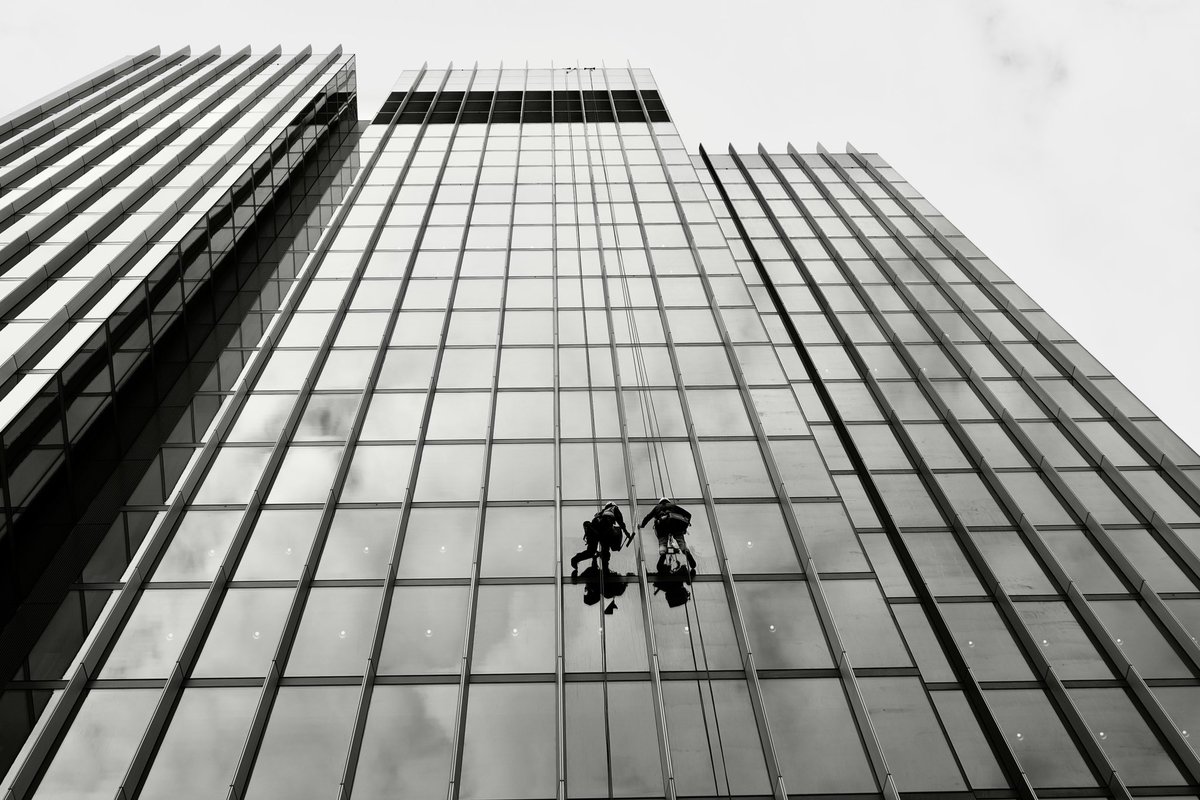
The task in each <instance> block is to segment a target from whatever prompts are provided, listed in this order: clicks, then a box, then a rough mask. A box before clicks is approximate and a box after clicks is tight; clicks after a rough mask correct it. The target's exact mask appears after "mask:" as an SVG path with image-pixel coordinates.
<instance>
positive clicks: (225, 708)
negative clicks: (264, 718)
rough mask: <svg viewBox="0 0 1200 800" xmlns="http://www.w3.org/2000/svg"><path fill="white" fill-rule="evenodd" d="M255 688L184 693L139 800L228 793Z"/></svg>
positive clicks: (190, 799) (204, 799)
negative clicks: (142, 799) (143, 799)
mask: <svg viewBox="0 0 1200 800" xmlns="http://www.w3.org/2000/svg"><path fill="white" fill-rule="evenodd" d="M258 695H259V689H257V688H254V687H244V688H235V687H221V688H213V689H185V690H184V691H183V695H182V696H181V697H180V699H179V705H178V706H177V707H176V709H175V713H174V715H173V716H172V717H171V722H170V725H169V727H168V728H167V732H166V735H165V736H164V738H163V742H162V745H161V746H160V747H159V748H158V753H157V754H156V755H155V756H154V762H153V763H152V764H151V765H150V771H149V774H148V775H147V777H146V783H145V785H143V787H142V791H141V794H140V795H138V796H139V797H142V798H146V799H147V800H208V798H210V797H221V796H223V795H225V793H226V792H228V791H229V784H230V783H231V782H232V781H233V770H234V767H236V766H237V758H238V754H239V753H240V752H241V749H242V742H243V741H244V740H245V738H246V732H247V731H248V730H249V728H250V718H251V717H252V716H253V715H254V707H255V705H256V704H257V701H258Z"/></svg>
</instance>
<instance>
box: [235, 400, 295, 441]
mask: <svg viewBox="0 0 1200 800" xmlns="http://www.w3.org/2000/svg"><path fill="white" fill-rule="evenodd" d="M295 402H296V395H294V394H252V395H250V396H249V397H247V398H246V401H245V402H244V403H243V404H242V410H241V411H240V412H238V418H237V422H235V423H233V427H232V428H230V430H229V434H228V435H227V436H226V437H225V440H226V441H229V442H274V441H275V440H276V439H278V438H279V434H280V432H281V431H282V430H283V423H284V422H286V421H287V416H288V414H289V413H291V410H292V405H293V404H294V403H295Z"/></svg>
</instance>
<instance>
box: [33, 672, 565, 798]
mask: <svg viewBox="0 0 1200 800" xmlns="http://www.w3.org/2000/svg"><path fill="white" fill-rule="evenodd" d="M159 694H160V691H159V690H158V689H92V690H91V691H90V692H88V695H87V697H85V698H84V700H83V705H82V706H81V707H80V709H79V713H78V714H77V715H76V716H75V719H74V720H73V721H72V722H71V725H70V726H69V727H68V728H67V732H66V735H65V736H64V737H63V740H62V743H61V744H60V745H59V746H58V752H57V753H55V755H54V758H53V760H51V761H50V766H49V767H48V768H47V770H46V774H45V775H44V776H42V780H41V782H40V783H39V784H38V786H37V790H36V791H35V792H34V793H33V797H35V798H37V800H51V798H53V800H60V798H61V800H66V799H67V798H71V800H75V799H76V798H81V800H109V799H110V798H111V797H113V795H115V794H116V792H117V786H119V785H120V783H121V779H122V778H123V777H124V776H125V770H126V768H127V767H128V766H129V759H130V757H131V756H132V755H133V751H134V748H135V747H137V743H138V741H139V740H140V739H141V738H142V734H143V732H144V731H145V728H146V723H147V722H149V721H150V712H151V711H153V710H154V704H155V703H156V702H157V701H158V696H159ZM552 705H553V704H552Z"/></svg>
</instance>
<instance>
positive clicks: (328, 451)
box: [267, 446, 342, 503]
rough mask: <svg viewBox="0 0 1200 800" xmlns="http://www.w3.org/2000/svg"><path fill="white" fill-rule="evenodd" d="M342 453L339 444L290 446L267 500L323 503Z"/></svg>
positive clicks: (272, 501)
mask: <svg viewBox="0 0 1200 800" xmlns="http://www.w3.org/2000/svg"><path fill="white" fill-rule="evenodd" d="M341 456H342V448H341V447H295V446H293V447H289V448H288V450H287V453H286V454H285V455H284V457H283V463H282V464H280V466H279V472H278V473H277V474H276V476H275V482H274V483H273V484H272V485H271V493H270V494H268V495H267V502H268V503H320V502H323V501H324V500H325V496H326V495H327V494H329V487H330V486H331V485H332V483H333V475H334V473H335V472H336V471H337V468H338V462H339V461H340V460H341Z"/></svg>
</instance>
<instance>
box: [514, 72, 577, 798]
mask: <svg viewBox="0 0 1200 800" xmlns="http://www.w3.org/2000/svg"><path fill="white" fill-rule="evenodd" d="M556 74H557V70H555V69H554V66H553V63H552V64H551V67H550V92H549V94H550V121H549V122H548V123H546V125H547V127H548V128H549V130H550V226H551V239H550V276H551V277H550V280H551V282H552V283H553V286H552V287H551V292H552V295H551V313H552V314H553V316H554V318H553V321H552V324H553V329H552V330H553V333H552V335H551V347H552V352H551V357H552V358H553V359H554V744H555V747H554V762H555V784H554V787H555V789H554V791H555V796H556V798H557V800H566V797H567V720H566V717H567V687H566V664H565V660H566V658H565V655H564V653H565V650H566V641H565V640H566V636H565V635H564V633H563V625H564V622H565V615H564V614H563V580H562V563H563V556H564V555H566V554H565V553H564V552H563V529H562V512H563V496H562V467H563V465H562V395H561V392H562V376H561V374H560V372H559V366H558V365H559V357H560V355H561V353H562V350H561V346H560V345H561V343H560V341H559V330H558V317H559V314H560V313H561V312H560V310H559V302H558V301H559V298H558V197H557V194H558V149H557V146H556V145H557V138H558V136H557V130H556V129H555V124H554V76H555V75H556ZM528 91H529V65H528V64H526V66H525V86H524V91H522V93H521V131H522V133H524V130H525V124H526V123H525V121H524V119H525V96H526V94H527V93H528ZM570 142H571V134H570V131H569V130H568V133H567V144H568V145H570ZM519 153H520V151H518V159H519V158H520V156H519ZM519 168H520V164H519V161H518V172H517V174H516V175H514V176H513V217H514V220H515V217H516V211H517V201H516V186H517V184H518V183H519V180H518V178H519V176H520V172H519ZM574 171H575V167H574V159H572V166H571V174H572V194H574ZM575 222H576V226H578V222H579V217H578V214H576V217H575ZM575 238H576V241H575V246H576V248H578V246H579V237H578V234H576V237H575ZM576 252H578V250H577V251H576ZM580 280H582V275H580ZM580 313H581V314H582V313H583V310H582V309H581V310H580ZM588 381H589V391H590V381H591V374H590V370H589V375H588Z"/></svg>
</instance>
